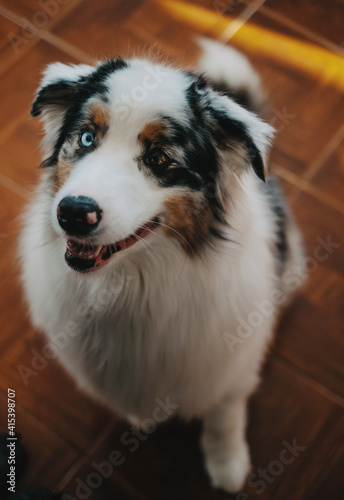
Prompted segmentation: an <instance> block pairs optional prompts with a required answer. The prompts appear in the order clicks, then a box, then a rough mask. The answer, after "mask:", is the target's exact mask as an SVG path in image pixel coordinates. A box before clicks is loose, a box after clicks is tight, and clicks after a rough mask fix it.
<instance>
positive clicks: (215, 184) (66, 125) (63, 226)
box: [20, 38, 303, 492]
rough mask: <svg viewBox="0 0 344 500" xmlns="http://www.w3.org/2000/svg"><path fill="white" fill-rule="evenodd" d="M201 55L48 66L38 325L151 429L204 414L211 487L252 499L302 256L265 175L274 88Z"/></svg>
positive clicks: (204, 47) (32, 264)
mask: <svg viewBox="0 0 344 500" xmlns="http://www.w3.org/2000/svg"><path fill="white" fill-rule="evenodd" d="M198 43H199V45H200V47H201V51H202V52H201V57H200V60H199V63H198V66H197V68H196V69H193V70H185V69H179V68H175V67H173V66H171V65H169V64H161V63H160V62H157V61H156V60H152V61H150V60H148V59H144V58H143V59H140V58H137V59H136V58H134V59H128V60H124V59H121V58H117V59H109V60H106V61H102V62H100V63H99V64H97V65H95V66H89V65H84V64H81V65H66V64H61V63H54V64H51V65H49V66H48V68H47V69H46V71H45V73H44V77H43V80H42V82H41V85H40V88H39V89H38V92H37V94H36V97H35V100H34V102H33V105H32V116H34V117H35V116H39V115H40V116H41V118H42V121H43V124H44V131H45V138H44V141H43V151H44V157H43V162H42V165H41V166H42V167H44V168H43V170H42V178H41V181H40V184H39V186H38V189H37V190H36V192H35V196H34V197H33V199H32V202H31V203H30V206H29V207H28V209H27V212H26V214H25V220H24V228H23V232H22V238H21V244H20V249H21V261H22V276H23V284H24V289H25V293H26V297H27V301H28V304H29V307H30V312H31V317H32V321H33V323H34V325H35V326H36V327H37V328H38V329H39V330H41V331H43V332H45V334H46V335H47V337H48V339H49V341H50V343H51V345H52V347H55V349H56V351H57V354H58V358H59V361H60V362H61V364H62V365H63V366H64V367H65V369H66V370H67V371H68V372H69V373H70V374H71V375H72V376H73V377H74V378H75V380H76V382H77V383H78V385H79V386H80V387H81V388H82V389H83V390H84V391H86V392H87V393H88V394H90V395H92V396H93V397H94V398H97V399H98V400H100V401H102V402H103V403H105V404H106V405H107V406H108V407H110V408H112V409H113V411H115V412H116V413H118V414H119V415H121V416H123V417H124V418H126V419H128V420H129V421H130V422H135V425H138V426H140V423H142V422H144V421H145V420H147V418H148V417H149V418H150V419H152V417H153V419H154V418H155V420H156V421H159V420H163V419H164V418H165V417H167V416H169V415H170V414H171V415H172V414H173V415H178V416H179V417H180V418H182V419H184V420H190V419H192V418H199V419H201V420H202V422H203V431H202V432H203V433H202V437H201V447H202V451H203V454H204V464H205V468H206V470H207V472H208V474H209V477H210V479H211V482H212V484H213V486H214V487H221V488H223V489H225V490H227V491H229V492H236V491H238V490H240V489H241V488H242V486H243V484H244V482H245V479H246V477H247V474H248V472H249V470H250V454H249V448H248V445H247V442H246V437H245V428H246V421H247V416H246V413H247V401H248V398H249V396H250V395H251V394H252V392H253V391H254V390H255V389H256V387H257V384H258V382H259V373H260V369H261V365H262V362H263V360H264V357H265V354H266V351H267V349H268V346H269V344H270V341H271V340H272V336H273V329H274V325H275V323H276V318H277V316H278V314H279V311H280V309H281V307H282V306H283V305H284V304H285V303H286V302H287V301H288V300H289V298H290V296H291V294H292V292H294V291H295V289H296V288H297V287H298V285H299V284H300V283H301V281H302V276H301V274H302V273H301V271H300V270H301V269H302V259H303V252H302V245H301V242H300V237H299V233H298V230H297V228H296V225H295V223H294V220H293V217H292V215H291V213H290V211H289V209H288V206H287V205H286V202H285V201H284V199H283V195H282V193H281V191H280V188H279V186H278V183H277V181H276V179H275V178H274V177H273V176H272V175H270V174H268V173H267V155H268V150H269V147H270V144H271V140H272V137H273V129H272V127H271V126H270V125H269V124H268V123H266V122H264V121H263V120H262V119H261V118H259V117H258V114H259V113H260V109H261V107H262V105H263V101H264V94H263V92H262V89H261V85H260V80H259V77H258V76H257V74H256V73H255V71H254V70H253V68H252V67H251V65H250V63H249V62H248V60H247V59H246V58H245V57H244V56H243V55H242V54H240V53H239V52H237V51H236V50H234V49H232V48H230V47H226V46H222V45H220V44H218V43H216V42H214V41H211V40H207V39H204V38H203V39H199V40H198ZM157 401H158V402H159V403H160V407H159V405H157ZM162 403H163V404H164V405H165V406H166V405H167V406H168V405H170V406H169V408H173V412H172V411H167V412H165V413H166V414H165V415H162V413H163V411H162V407H161V405H162ZM159 408H160V410H159Z"/></svg>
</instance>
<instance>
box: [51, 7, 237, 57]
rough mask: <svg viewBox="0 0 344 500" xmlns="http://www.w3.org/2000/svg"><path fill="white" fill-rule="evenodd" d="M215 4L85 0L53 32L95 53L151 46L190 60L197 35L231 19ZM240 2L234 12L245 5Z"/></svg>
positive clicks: (133, 52) (216, 30)
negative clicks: (215, 7)
mask: <svg viewBox="0 0 344 500" xmlns="http://www.w3.org/2000/svg"><path fill="white" fill-rule="evenodd" d="M209 4H210V5H209ZM221 5H222V4H221ZM213 6H214V4H213V3H212V2H205V5H204V4H202V5H196V4H195V3H188V2H171V1H164V0H162V1H160V0H156V1H147V2H143V1H142V0H141V1H139V2H136V3H128V2H125V1H124V0H116V2H112V3H111V5H110V4H109V3H108V2H106V1H105V0H102V1H100V2H97V3H95V2H91V0H85V1H84V2H83V4H82V5H80V6H79V7H78V8H77V9H76V10H75V11H74V12H73V13H71V15H70V16H68V17H67V18H66V19H64V20H63V22H62V23H60V24H59V25H57V26H56V27H55V28H54V30H53V32H54V34H56V35H58V36H59V37H62V38H63V39H64V40H67V41H68V42H70V43H72V44H73V45H75V46H77V47H78V48H80V49H82V50H84V51H85V52H87V53H89V54H90V55H91V56H93V57H94V58H103V57H106V56H115V55H117V54H121V55H122V56H132V55H136V54H142V53H143V54H145V53H147V51H149V52H151V51H152V48H153V53H154V52H156V53H161V52H162V53H164V54H167V55H168V56H171V57H172V58H173V59H175V58H177V59H178V60H180V61H181V62H193V61H194V59H195V55H196V53H197V51H198V49H197V47H196V46H195V44H194V42H193V39H194V37H195V35H196V34H200V33H206V32H210V33H212V34H213V35H214V34H216V33H220V32H221V31H222V30H223V29H224V28H225V27H226V26H227V25H228V22H229V20H230V18H229V17H226V15H222V14H221V13H220V12H217V11H216V10H215V11H214V8H213ZM240 6H241V7H240V8H239V7H238V8H235V9H234V11H235V12H234V11H233V16H237V15H239V13H240V11H241V10H242V9H243V8H244V7H243V6H242V4H240ZM219 9H220V7H219ZM233 16H232V17H233Z"/></svg>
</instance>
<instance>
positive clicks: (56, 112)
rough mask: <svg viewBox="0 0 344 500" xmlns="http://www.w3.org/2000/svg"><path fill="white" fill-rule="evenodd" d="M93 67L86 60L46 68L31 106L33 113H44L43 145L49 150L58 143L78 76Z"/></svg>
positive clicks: (48, 152)
mask: <svg viewBox="0 0 344 500" xmlns="http://www.w3.org/2000/svg"><path fill="white" fill-rule="evenodd" d="M93 69H94V68H92V66H88V65H86V64H80V65H67V64H62V63H53V64H50V65H49V66H48V67H47V69H46V70H45V72H44V75H43V79H42V82H41V85H40V87H39V89H38V91H37V94H36V97H35V100H34V101H33V104H32V108H31V116H32V117H36V116H39V115H41V116H42V121H43V123H44V130H45V134H46V136H45V138H44V141H43V147H44V149H45V153H46V154H48V155H49V154H50V152H51V148H52V146H53V145H54V144H55V142H56V140H57V137H58V131H59V130H60V128H61V126H62V123H63V118H64V114H65V112H66V110H67V109H68V108H69V106H70V105H71V104H72V103H73V98H74V96H75V92H76V89H77V82H78V80H79V79H80V78H81V77H82V76H85V75H87V74H89V73H90V72H91V71H93Z"/></svg>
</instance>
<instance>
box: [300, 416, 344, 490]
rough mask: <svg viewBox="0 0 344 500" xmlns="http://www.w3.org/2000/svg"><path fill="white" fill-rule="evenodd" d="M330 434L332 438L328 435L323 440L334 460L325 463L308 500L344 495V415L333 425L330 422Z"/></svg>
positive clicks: (326, 449) (325, 449) (318, 458)
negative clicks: (343, 472)
mask: <svg viewBox="0 0 344 500" xmlns="http://www.w3.org/2000/svg"><path fill="white" fill-rule="evenodd" d="M330 425H332V427H331V428H330V429H329V434H330V436H331V440H329V438H328V436H326V438H324V440H323V448H324V451H325V452H328V451H329V450H331V456H332V457H331V458H332V460H330V461H329V463H327V464H325V466H324V468H323V470H322V472H321V474H320V475H319V477H318V478H317V480H316V481H315V483H314V484H313V485H312V487H311V491H310V494H309V495H308V496H307V500H323V499H324V498H331V500H342V498H343V497H344V476H343V474H342V471H343V463H344V437H343V428H344V416H343V414H342V415H341V418H340V419H339V421H338V422H336V423H335V425H334V426H333V423H332V422H329V426H330ZM316 458H317V460H323V457H322V456H321V455H319V454H318V456H317V457H316Z"/></svg>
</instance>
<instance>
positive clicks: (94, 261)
mask: <svg viewBox="0 0 344 500" xmlns="http://www.w3.org/2000/svg"><path fill="white" fill-rule="evenodd" d="M158 224H159V220H158V218H155V219H154V220H153V221H152V222H147V223H146V224H144V225H142V226H140V227H139V228H138V229H137V230H136V231H135V233H132V234H130V235H129V236H128V237H127V238H125V239H124V240H120V241H117V242H116V243H113V244H110V245H98V246H97V245H90V244H89V243H82V242H80V241H77V240H75V239H73V238H69V239H68V240H67V248H66V253H65V259H66V262H67V264H68V265H69V267H70V268H72V269H73V270H74V271H78V272H79V273H88V272H90V271H96V270H97V269H100V268H101V267H104V266H105V265H106V264H107V263H108V261H109V260H110V258H111V257H112V255H113V254H115V253H118V252H120V251H121V250H126V249H127V248H130V247H132V246H133V245H135V243H137V242H138V241H140V240H141V239H142V238H144V237H145V236H147V235H148V234H149V233H151V232H152V231H153V230H154V229H155V228H156V227H157V225H158Z"/></svg>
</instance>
